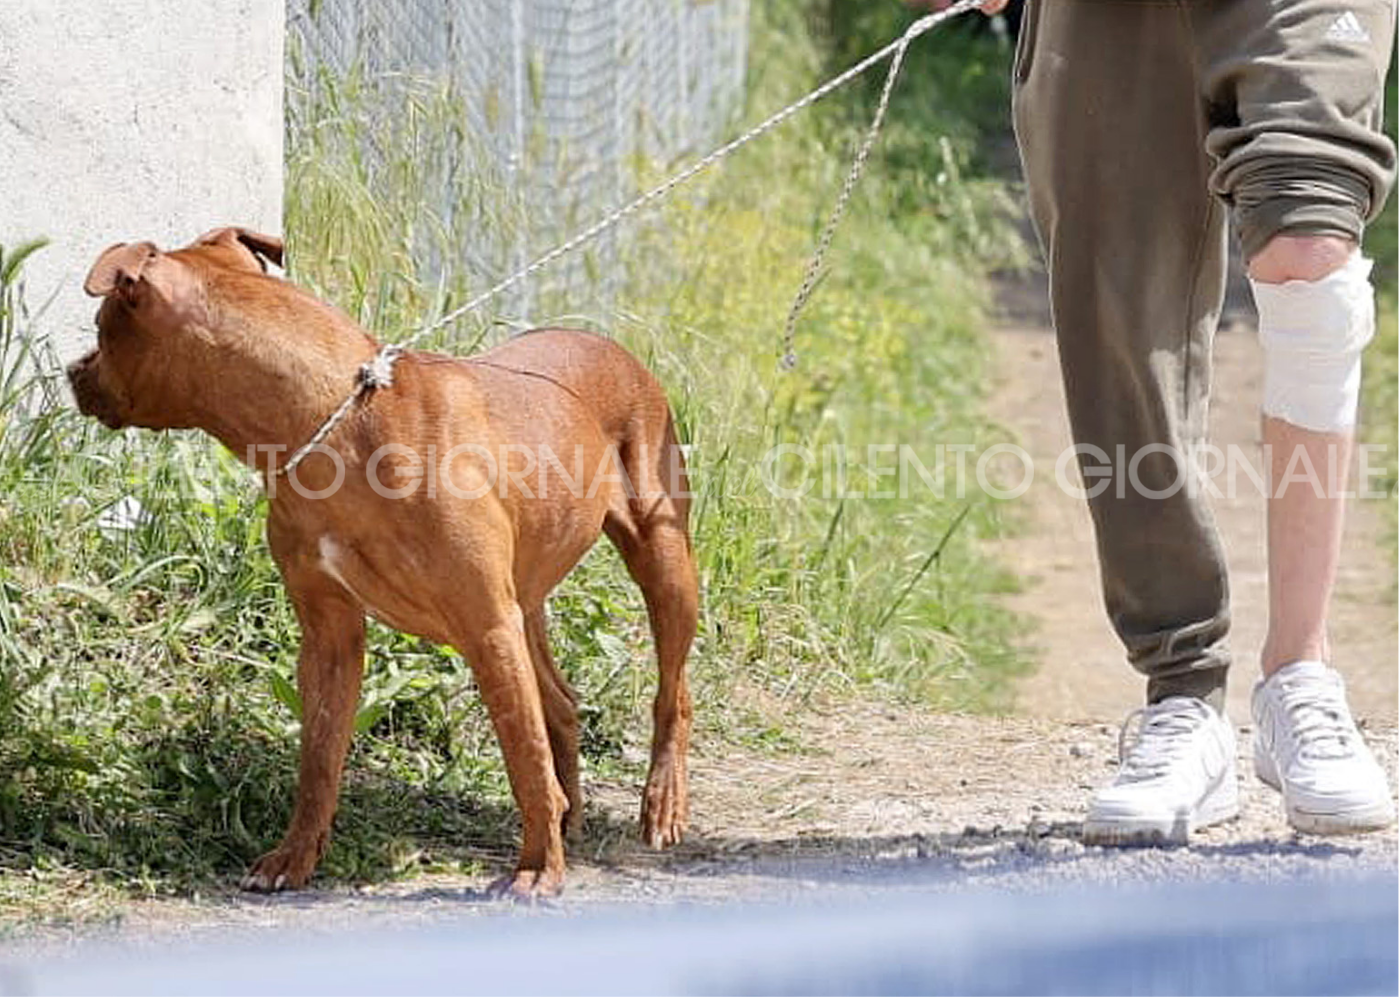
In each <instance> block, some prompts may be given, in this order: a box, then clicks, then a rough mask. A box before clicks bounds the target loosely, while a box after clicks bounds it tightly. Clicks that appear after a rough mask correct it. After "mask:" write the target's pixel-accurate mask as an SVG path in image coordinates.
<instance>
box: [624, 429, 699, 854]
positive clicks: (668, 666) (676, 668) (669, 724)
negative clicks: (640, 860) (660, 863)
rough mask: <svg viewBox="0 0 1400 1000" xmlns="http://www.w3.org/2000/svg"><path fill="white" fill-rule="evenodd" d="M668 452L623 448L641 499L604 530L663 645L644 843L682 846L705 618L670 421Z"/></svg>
mask: <svg viewBox="0 0 1400 1000" xmlns="http://www.w3.org/2000/svg"><path fill="white" fill-rule="evenodd" d="M661 445H662V446H661V447H659V448H653V449H651V453H650V454H648V449H645V448H641V449H634V448H631V447H628V448H625V449H624V450H623V454H622V459H623V463H624V465H625V467H626V471H627V475H628V478H629V481H630V482H631V483H632V484H633V487H634V490H633V492H634V495H633V496H631V497H626V496H621V495H619V496H618V497H617V499H616V501H615V502H614V504H613V507H612V508H611V509H610V510H609V512H608V516H607V518H606V520H604V522H603V530H604V531H605V532H607V535H608V538H610V539H611V540H612V542H613V544H615V545H616V546H617V548H618V550H619V551H620V552H621V553H622V558H623V561H624V562H626V564H627V569H628V572H630V573H631V574H632V579H634V580H636V581H637V585H638V586H639V587H641V590H642V595H643V597H644V598H645V599H646V605H647V616H648V617H649V618H650V620H651V631H652V637H653V638H654V639H655V641H656V661H657V666H658V668H659V674H660V676H659V680H658V683H657V690H656V701H655V702H654V703H653V707H652V724H653V729H652V740H651V769H650V771H649V772H648V774H647V784H646V790H645V792H644V793H643V796H642V816H641V821H642V839H643V840H645V841H646V842H647V843H648V844H650V845H651V846H652V847H669V846H670V845H672V844H676V843H679V842H680V839H681V835H682V834H683V833H684V831H685V825H686V820H687V817H688V813H689V782H688V777H687V773H686V754H687V752H688V748H689V745H690V719H691V708H690V689H689V686H688V685H687V683H686V676H685V661H686V657H687V656H688V655H689V653H690V645H691V643H692V642H693V641H694V639H695V629H696V625H697V622H698V620H699V583H698V580H697V574H696V569H695V555H694V553H693V552H692V551H691V545H690V530H689V527H688V525H687V521H688V519H689V516H690V500H689V496H688V489H689V486H688V483H687V481H686V475H685V468H684V463H683V460H682V458H681V453H680V449H679V447H678V446H677V445H676V440H675V435H674V433H673V431H672V428H671V425H670V421H669V419H668V421H667V424H666V430H665V437H664V439H663V441H662V442H661Z"/></svg>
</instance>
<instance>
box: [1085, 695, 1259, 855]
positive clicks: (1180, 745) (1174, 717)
mask: <svg viewBox="0 0 1400 1000" xmlns="http://www.w3.org/2000/svg"><path fill="white" fill-rule="evenodd" d="M1134 719H1137V720H1138V728H1137V733H1136V739H1135V740H1134V742H1133V744H1132V746H1131V747H1127V748H1126V752H1124V751H1125V746H1124V744H1125V742H1126V740H1125V737H1126V736H1127V735H1128V729H1129V727H1130V726H1131V725H1132V723H1133V721H1134ZM1118 757H1119V761H1120V764H1119V768H1118V775H1117V777H1115V778H1114V779H1113V781H1112V783H1110V784H1108V785H1106V786H1105V787H1103V788H1101V789H1099V791H1098V792H1097V793H1096V794H1095V795H1094V799H1093V801H1092V802H1091V803H1090V804H1089V815H1088V816H1087V817H1086V818H1085V820H1084V832H1083V839H1084V842H1085V843H1086V844H1113V845H1120V846H1127V845H1142V844H1184V843H1186V842H1187V840H1188V839H1189V838H1190V836H1191V834H1192V833H1194V832H1195V831H1196V830H1199V829H1200V828H1201V827H1203V826H1210V825H1211V824H1212V823H1220V822H1223V821H1225V820H1227V819H1233V818H1234V817H1235V816H1237V815H1239V811H1240V797H1239V785H1238V782H1237V781H1236V779H1235V731H1234V729H1232V728H1231V726H1230V723H1229V722H1227V721H1226V720H1225V718H1224V717H1223V716H1222V715H1221V714H1220V713H1219V712H1217V711H1216V710H1215V709H1213V708H1211V707H1210V706H1209V705H1207V704H1206V703H1205V702H1204V701H1201V700H1200V699H1199V698H1184V697H1172V698H1165V699H1163V700H1162V701H1160V702H1158V703H1156V704H1155V705H1148V706H1147V707H1146V708H1144V709H1141V710H1139V711H1137V712H1134V713H1133V714H1132V715H1130V716H1128V718H1127V721H1125V722H1124V723H1123V729H1122V731H1121V732H1120V733H1119V737H1118Z"/></svg>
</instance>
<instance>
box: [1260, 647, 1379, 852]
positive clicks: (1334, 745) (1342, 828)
mask: <svg viewBox="0 0 1400 1000" xmlns="http://www.w3.org/2000/svg"><path fill="white" fill-rule="evenodd" d="M1252 708H1253V714H1254V727H1255V728H1254V773H1255V774H1257V775H1259V780H1260V781H1262V782H1264V783H1265V784H1266V785H1271V786H1273V787H1274V788H1277V789H1278V790H1279V791H1281V792H1282V793H1283V807H1284V811H1285V813H1286V814H1287V816H1288V822H1289V823H1290V824H1291V825H1292V826H1293V827H1294V828H1295V829H1298V830H1302V831H1304V832H1305V833H1322V834H1332V833H1356V832H1359V831H1362V830H1379V829H1382V828H1384V827H1387V826H1390V825H1391V824H1392V823H1394V822H1395V804H1394V803H1393V802H1392V801H1391V798H1390V785H1389V783H1388V782H1387V781H1386V778H1385V772H1384V771H1383V770H1381V766H1380V764H1378V763H1377V762H1376V758H1375V757H1374V756H1372V754H1371V751H1370V749H1368V748H1367V746H1366V743H1365V741H1363V740H1362V739H1361V734H1360V733H1359V732H1357V730H1356V723H1355V722H1353V721H1352V718H1351V710H1350V709H1348V708H1347V697H1346V686H1345V685H1344V684H1343V683H1342V677H1341V675H1340V674H1338V673H1337V672H1336V671H1335V670H1332V669H1331V668H1329V667H1328V666H1327V665H1326V664H1323V663H1318V662H1315V661H1299V662H1298V663H1290V664H1289V665H1288V666H1286V667H1284V668H1282V669H1281V670H1279V671H1277V672H1276V673H1274V674H1273V675H1272V676H1271V677H1268V678H1261V679H1260V680H1259V682H1258V683H1257V684H1255V685H1254V698H1253V700H1252Z"/></svg>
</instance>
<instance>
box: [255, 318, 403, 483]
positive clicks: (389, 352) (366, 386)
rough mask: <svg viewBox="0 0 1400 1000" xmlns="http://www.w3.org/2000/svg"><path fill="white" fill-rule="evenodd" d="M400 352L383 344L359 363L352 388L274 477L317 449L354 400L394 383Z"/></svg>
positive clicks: (289, 472)
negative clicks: (395, 365)
mask: <svg viewBox="0 0 1400 1000" xmlns="http://www.w3.org/2000/svg"><path fill="white" fill-rule="evenodd" d="M402 354H403V348H401V347H399V346H398V345H396V344H386V345H385V346H383V347H381V348H380V349H379V350H378V351H376V352H375V355H374V357H372V358H370V359H369V360H368V361H366V362H365V363H364V364H362V365H360V370H359V371H358V372H357V373H356V374H355V390H354V391H353V392H352V393H350V395H348V396H346V397H345V399H344V401H343V402H341V404H340V405H339V406H337V407H336V408H335V412H333V413H332V414H331V415H330V416H329V417H327V418H326V419H325V421H324V422H323V423H322V424H321V426H320V427H318V428H316V433H315V434H312V435H311V439H310V440H309V441H307V442H306V444H304V445H302V446H301V447H300V448H298V449H297V450H296V451H294V452H292V454H291V457H289V458H288V459H287V461H286V462H284V463H282V465H281V466H280V467H279V468H276V469H274V470H273V472H272V474H273V475H274V476H287V475H290V474H291V473H292V472H293V471H294V470H295V469H296V467H297V466H298V465H300V464H301V463H302V459H304V458H306V456H307V455H310V454H311V453H312V452H313V451H315V450H316V449H317V448H319V447H320V446H321V445H322V444H323V443H324V442H325V440H326V438H328V437H330V436H331V432H332V431H334V430H335V428H336V425H338V424H339V423H340V422H341V421H342V420H344V419H345V415H346V414H347V413H349V412H350V410H351V408H352V407H353V406H354V405H355V404H356V403H358V402H359V401H360V400H361V399H363V398H364V397H365V396H368V395H369V394H370V393H371V392H374V391H375V390H376V389H387V388H389V387H390V386H391V385H393V384H394V362H395V361H397V360H398V359H399V357H400V356H401V355H402Z"/></svg>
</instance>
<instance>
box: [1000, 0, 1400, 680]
mask: <svg viewBox="0 0 1400 1000" xmlns="http://www.w3.org/2000/svg"><path fill="white" fill-rule="evenodd" d="M1394 19H1395V9H1394V5H1393V3H1392V2H1390V0H1027V9H1026V12H1025V16H1024V21H1023V23H1022V34H1021V38H1020V42H1019V48H1018V52H1017V56H1016V66H1015V70H1014V73H1015V90H1014V101H1013V110H1014V116H1015V123H1016V133H1017V140H1018V143H1019V145H1020V149H1021V157H1022V162H1023V165H1024V168H1025V176H1026V182H1027V186H1028V190H1029V195H1030V203H1031V212H1032V217H1033V219H1034V221H1035V225H1036V230H1037V233H1038V235H1039V237H1040V240H1041V244H1042V248H1043V249H1044V252H1045V257H1046V263H1047V266H1048V270H1049V274H1050V295H1051V306H1052V311H1053V316H1054V323H1055V330H1056V334H1057V338H1058V342H1059V350H1060V360H1061V367H1062V371H1063V375H1064V382H1065V392H1066V396H1067V398H1068V403H1069V415H1070V425H1071V428H1072V430H1073V433H1074V440H1075V443H1076V446H1077V447H1079V448H1080V449H1081V452H1080V455H1079V461H1080V466H1081V470H1084V471H1085V473H1086V478H1085V487H1086V489H1087V490H1088V491H1089V492H1091V493H1092V492H1093V490H1094V489H1095V488H1096V487H1097V488H1099V489H1100V492H1098V493H1097V495H1094V496H1091V498H1090V500H1089V504H1090V508H1091V511H1092V514H1093V520H1094V526H1095V532H1096V538H1097V544H1098V555H1099V561H1100V569H1101V572H1102V577H1103V589H1104V597H1105V601H1106V604H1107V608H1108V614H1109V617H1110V619H1111V621H1112V624H1113V627H1114V629H1115V630H1116V631H1117V633H1118V635H1119V636H1120V637H1121V639H1122V641H1123V643H1124V646H1125V647H1126V650H1127V655H1128V659H1129V661H1130V662H1131V663H1132V665H1133V666H1134V667H1135V668H1137V669H1138V670H1139V671H1141V672H1142V673H1143V674H1145V675H1146V676H1147V678H1148V699H1149V700H1150V701H1157V700H1160V699H1161V698H1163V697H1166V696H1169V695H1174V694H1187V695H1194V696H1197V697H1203V698H1206V699H1207V700H1209V701H1211V702H1213V703H1214V704H1215V705H1216V706H1217V707H1219V706H1220V705H1221V704H1222V703H1223V697H1224V684H1225V674H1226V671H1227V668H1228V667H1229V662H1230V658H1229V651H1228V647H1227V642H1226V636H1227V632H1228V630H1229V624H1230V614H1229V595H1228V587H1227V581H1226V574H1225V562H1224V558H1223V555H1222V552H1221V547H1220V543H1219V541H1218V539H1217V537H1216V533H1215V527H1214V522H1213V520H1212V517H1211V514H1210V511H1209V509H1208V507H1207V505H1206V502H1205V499H1204V497H1203V496H1201V495H1200V491H1199V490H1197V489H1195V488H1194V482H1195V478H1194V476H1193V475H1192V473H1191V471H1190V464H1191V463H1190V462H1189V461H1183V462H1179V458H1181V457H1187V456H1190V455H1191V454H1192V453H1193V449H1194V448H1195V447H1197V446H1199V445H1200V444H1201V443H1202V442H1203V441H1204V439H1205V430H1206V405H1207V399H1208V396H1209V392H1210V366H1211V357H1210V355H1211V342H1212V338H1213V336H1214V333H1215V328H1216V324H1217V321H1218V319H1219V314H1220V307H1221V302H1222V298H1223V294H1224V286H1225V267H1226V249H1227V248H1226V238H1227V231H1228V227H1227V222H1228V220H1229V215H1227V213H1233V215H1234V218H1235V221H1236V223H1237V226H1238V229H1239V232H1240V236H1241V239H1242V242H1243V244H1244V251H1245V255H1246V258H1249V257H1252V256H1253V255H1254V254H1256V253H1257V252H1258V251H1260V250H1261V249H1262V248H1263V247H1264V246H1265V245H1266V244H1267V243H1268V242H1269V240H1270V239H1272V238H1273V237H1274V236H1275V235H1277V234H1279V233H1283V232H1314V233H1334V234H1341V235H1344V236H1348V237H1351V238H1353V239H1359V238H1360V235H1361V230H1362V227H1363V225H1364V224H1365V222H1366V221H1367V220H1369V219H1370V218H1372V217H1374V215H1375V214H1376V213H1378V212H1379V211H1380V209H1381V206H1382V204H1383V202H1384V200H1385V197H1386V194H1387V193H1388V191H1389V188H1390V185H1391V182H1392V179H1393V174H1394V165H1395V149H1394V146H1393V145H1392V144H1391V143H1390V141H1389V140H1388V139H1386V137H1385V136H1384V135H1383V134H1382V133H1381V131H1380V122H1381V102H1382V91H1383V81H1384V78H1385V73H1386V68H1387V65H1388V61H1389V56H1390V47H1391V44H1392V40H1393V36H1394ZM1134 462H1135V463H1136V465H1135V467H1134V471H1135V472H1136V476H1135V477H1129V476H1126V475H1124V476H1122V477H1121V478H1122V480H1123V481H1124V482H1125V486H1126V488H1123V489H1120V488H1119V486H1118V477H1117V476H1115V477H1113V479H1112V480H1111V481H1110V480H1108V479H1105V478H1103V476H1102V473H1101V472H1098V471H1093V472H1091V471H1090V470H1099V469H1101V468H1102V467H1104V466H1106V465H1107V466H1113V467H1115V468H1117V467H1119V466H1121V465H1122V464H1124V463H1128V464H1131V463H1134ZM1173 484H1178V488H1176V489H1175V490H1173V489H1172V486H1173Z"/></svg>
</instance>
